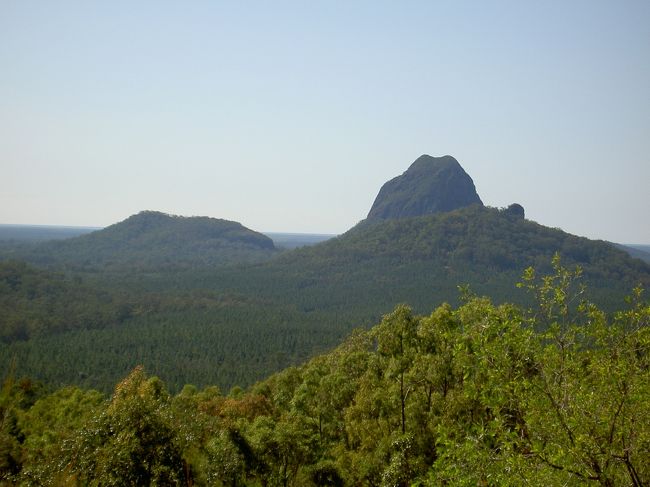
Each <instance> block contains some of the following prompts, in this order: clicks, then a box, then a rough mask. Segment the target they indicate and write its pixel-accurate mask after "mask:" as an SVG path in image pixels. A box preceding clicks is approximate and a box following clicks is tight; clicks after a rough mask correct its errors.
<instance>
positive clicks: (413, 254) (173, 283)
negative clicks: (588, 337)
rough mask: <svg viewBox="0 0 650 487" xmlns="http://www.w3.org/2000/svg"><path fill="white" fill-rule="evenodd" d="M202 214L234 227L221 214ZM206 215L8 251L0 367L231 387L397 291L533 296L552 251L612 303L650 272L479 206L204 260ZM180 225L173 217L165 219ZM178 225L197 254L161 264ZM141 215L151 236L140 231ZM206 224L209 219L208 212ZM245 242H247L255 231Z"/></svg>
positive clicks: (313, 347) (365, 320) (133, 221)
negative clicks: (137, 374) (536, 274)
mask: <svg viewBox="0 0 650 487" xmlns="http://www.w3.org/2000/svg"><path fill="white" fill-rule="evenodd" d="M188 220H189V221H188ZM206 220H207V223H208V224H210V225H212V224H215V225H216V228H217V229H218V230H219V231H221V230H222V225H221V224H220V223H219V222H220V220H216V222H217V223H215V222H212V221H210V220H211V219H206ZM201 223H203V224H205V223H206V221H203V220H199V221H196V220H191V219H178V218H176V219H175V218H169V217H166V216H165V215H161V214H157V213H153V214H151V213H150V212H145V213H141V214H140V215H136V216H134V217H131V218H129V219H127V220H126V221H125V222H122V223H120V224H116V225H113V226H112V227H108V229H106V230H103V231H102V232H104V233H101V232H97V234H89V235H85V236H83V237H80V240H77V239H73V240H71V241H67V242H66V241H64V240H62V241H57V242H51V244H52V245H54V244H56V245H55V246H56V248H57V249H60V250H61V253H60V254H59V253H56V252H55V251H54V250H53V249H54V248H55V247H50V246H47V247H44V248H46V249H47V252H46V253H44V254H41V253H34V254H31V253H27V254H25V255H24V258H25V260H28V261H29V262H28V263H25V262H23V261H16V260H11V259H13V258H15V256H16V254H17V253H18V251H12V252H9V253H6V254H4V258H5V260H4V261H0V343H1V344H0V367H1V369H0V370H7V369H8V367H9V365H10V364H11V362H12V361H15V364H16V371H17V373H18V374H19V375H26V376H29V377H31V378H33V379H35V380H40V381H43V382H45V383H47V384H49V385H50V386H52V387H61V386H64V385H78V386H81V387H87V388H93V389H97V390H100V391H102V392H104V393H109V392H110V391H111V390H112V388H113V385H114V384H115V383H116V382H117V381H118V380H120V378H122V377H124V376H125V375H126V374H127V373H128V371H130V370H132V369H133V367H135V366H136V365H137V364H143V365H144V366H145V369H146V370H148V371H150V372H151V373H153V374H155V375H157V376H158V377H160V378H161V380H163V381H164V382H165V384H166V386H167V388H168V389H169V390H170V391H171V392H172V393H176V392H178V391H180V390H181V388H182V387H183V386H184V385H185V384H187V383H193V384H195V385H197V387H200V388H202V387H205V386H208V385H217V386H218V387H220V388H221V389H222V390H229V389H230V388H231V387H232V386H234V385H240V386H242V387H246V386H249V385H251V384H253V383H254V382H256V381H259V380H261V379H263V378H265V377H267V376H268V375H269V374H270V373H272V372H274V371H279V370H282V369H284V368H285V367H288V366H290V365H297V364H299V363H302V362H304V361H305V360H307V359H308V358H310V357H312V356H314V355H315V354H317V353H322V352H324V351H326V350H330V349H332V348H333V347H335V346H336V345H338V344H339V343H340V342H341V340H342V339H343V338H344V337H345V336H346V335H347V334H349V333H350V331H351V330H352V329H354V328H356V327H365V328H367V327H369V326H371V325H372V324H373V323H375V322H377V321H378V320H380V319H381V316H382V315H383V314H385V313H388V312H389V311H390V310H391V309H393V308H394V307H395V306H396V305H397V304H399V303H408V304H409V305H410V306H412V307H413V310H414V312H416V313H424V312H426V311H427V310H428V309H430V308H431V307H432V306H438V305H440V304H442V303H443V302H448V303H450V304H452V305H453V306H457V305H458V304H459V301H458V292H457V286H459V285H460V286H464V285H470V286H471V288H472V289H473V290H474V291H475V292H476V293H478V294H480V295H486V296H489V297H490V298H491V299H492V300H493V301H494V302H495V303H497V304H499V303H505V302H512V303H515V304H518V305H523V306H528V305H530V304H531V300H530V297H529V296H527V295H526V293H524V292H523V290H517V289H515V288H514V287H513V283H514V282H516V280H517V279H518V277H519V276H520V275H521V273H522V271H523V269H525V268H526V267H527V266H529V265H532V266H534V267H535V268H537V269H538V270H539V271H540V272H549V271H550V268H551V267H550V262H551V258H552V256H553V254H554V253H555V252H556V251H557V252H559V253H560V254H561V255H562V258H563V261H564V262H565V263H566V265H580V266H581V267H582V268H583V270H584V280H585V282H586V283H588V293H589V296H588V297H589V299H590V300H592V301H593V302H595V303H597V304H598V305H599V306H600V307H601V308H603V309H604V310H605V311H613V310H615V309H616V308H617V307H618V306H619V305H620V303H621V302H622V299H623V297H624V296H625V295H626V294H627V293H629V290H630V289H632V288H633V287H634V286H636V285H638V284H641V285H643V286H644V287H645V288H648V287H650V266H648V265H647V264H645V263H643V262H641V261H638V260H635V259H631V258H630V257H629V256H628V255H627V254H626V253H625V252H624V251H622V250H619V249H617V248H615V247H613V246H612V245H610V244H608V243H606V242H595V241H590V240H588V239H585V238H580V237H575V236H572V235H569V234H567V233H565V232H562V231H561V230H556V229H550V228H546V227H543V226H541V225H538V224H536V223H534V222H530V221H526V220H524V219H522V218H520V217H518V216H517V215H512V214H511V213H509V212H508V211H506V210H497V209H494V208H485V207H481V206H470V207H466V208H461V209H459V210H455V211H453V212H448V213H440V214H432V215H424V216H419V217H412V218H405V219H400V220H386V221H381V222H372V221H365V222H362V223H361V224H359V225H357V226H356V227H354V228H353V229H351V230H350V231H348V232H347V233H345V234H344V235H342V236H340V237H336V238H333V239H330V240H328V241H326V242H323V243H320V244H318V245H314V246H311V247H304V248H299V249H295V250H291V251H284V252H279V251H273V250H269V249H265V248H262V250H259V249H258V250H257V251H256V252H262V253H263V254H264V253H267V252H270V253H269V254H264V255H265V257H261V255H262V254H259V253H256V254H255V255H257V256H258V257H260V258H262V260H263V261H260V262H257V263H251V262H250V261H248V262H247V263H242V262H241V261H239V260H237V258H234V260H232V259H233V256H232V255H231V256H230V258H231V260H230V261H229V262H230V264H227V265H226V264H223V265H221V264H217V263H213V264H212V265H208V264H206V262H208V261H209V259H211V258H213V257H214V256H215V255H221V256H224V254H223V253H220V252H221V251H222V250H223V246H221V247H219V246H217V247H216V248H212V249H210V250H209V251H206V252H207V253H206V254H205V255H204V254H202V253H201V251H200V249H201V248H204V249H205V248H206V247H205V246H202V245H194V244H193V243H192V242H193V240H192V238H191V236H192V235H193V234H192V231H190V227H193V226H194V225H195V224H201ZM168 224H171V225H172V227H171V229H170V228H162V229H161V228H159V225H163V226H164V225H168ZM178 225H180V226H181V228H182V229H183V235H182V236H179V237H178V239H180V240H182V241H185V242H186V244H187V248H188V249H190V248H191V249H193V250H192V252H196V255H195V259H196V260H195V261H194V262H188V261H187V260H185V257H184V255H185V254H181V255H180V257H179V258H178V259H176V260H166V261H165V262H168V263H167V264H164V265H163V264H161V263H160V262H161V261H160V256H162V255H168V254H166V252H169V246H168V245H169V242H168V240H169V239H171V238H172V236H173V235H174V232H175V231H176V230H177V228H176V227H177V226H178ZM228 225H230V224H226V226H228ZM142 227H147V228H149V230H148V231H149V232H151V235H149V236H139V232H141V231H142ZM234 228H235V229H236V228H238V227H234ZM107 230H108V232H107ZM198 231H199V236H201V235H203V234H205V233H206V232H207V233H210V232H211V231H212V230H210V229H208V230H203V229H202V228H201V225H199V228H198ZM106 232H107V233H106ZM93 235H94V236H93ZM246 235H248V233H247V232H244V236H246ZM253 235H255V234H253ZM102 236H103V237H105V238H104V239H100V238H99V237H102ZM118 236H119V238H118ZM161 236H162V237H161ZM91 237H92V238H91ZM160 238H162V242H160V246H156V242H158V240H160ZM201 238H202V237H201ZM235 238H236V239H238V238H239V234H238V233H236V234H235ZM255 238H257V237H255ZM120 239H126V240H129V239H130V240H132V241H135V242H143V241H145V242H149V243H150V244H151V246H152V247H151V250H150V251H149V253H150V259H149V260H147V259H142V260H139V261H138V256H140V255H141V254H142V253H143V252H145V250H144V249H145V247H138V245H139V244H134V245H135V247H132V246H129V245H125V244H124V245H122V246H121V247H120V246H118V247H117V248H112V247H111V242H114V241H119V240H120ZM97 241H100V243H101V245H99V244H98V246H97V247H96V246H93V245H91V244H93V243H96V242H97ZM262 242H266V240H263V239H262ZM48 245H49V244H48ZM66 245H69V247H66ZM264 245H267V244H263V246H264ZM29 249H30V250H29V252H36V251H35V250H34V248H33V247H29ZM240 249H241V250H242V251H244V252H248V251H250V247H249V244H248V243H245V244H243V246H241V247H240ZM118 251H119V252H118ZM188 251H189V250H188ZM42 252H45V251H44V250H43V251H42ZM93 252H97V253H98V257H97V259H96V260H92V255H93ZM2 255H3V254H2V253H1V252H0V256H2ZM30 255H32V257H33V258H30V257H29V256H30ZM108 255H113V256H114V257H113V258H112V260H111V261H110V262H112V263H110V262H108V261H107V260H106V258H107V257H106V256H108ZM187 255H193V254H187ZM75 256H76V257H77V260H74V258H75ZM66 259H73V260H66ZM165 259H168V257H165ZM135 261H138V262H139V263H138V265H133V266H128V265H125V264H124V263H126V262H135ZM56 262H66V264H61V263H59V264H56Z"/></svg>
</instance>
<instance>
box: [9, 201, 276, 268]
mask: <svg viewBox="0 0 650 487" xmlns="http://www.w3.org/2000/svg"><path fill="white" fill-rule="evenodd" d="M275 251H276V249H275V246H274V245H273V241H272V240H271V239H270V238H268V237H267V236H265V235H262V234H261V233H258V232H254V231H252V230H250V229H248V228H246V227H244V226H243V225H241V224H240V223H237V222H233V221H228V220H221V219H216V218H209V217H182V216H176V215H168V214H166V213H161V212H157V211H143V212H140V213H138V214H137V215H133V216H131V217H129V218H127V219H126V220H124V221H122V222H119V223H116V224H114V225H111V226H109V227H106V228H104V229H102V230H98V231H95V232H92V233H89V234H86V235H82V236H79V237H75V238H71V239H66V240H60V241H50V242H44V243H42V244H40V245H37V246H33V247H31V248H28V249H27V250H22V251H21V250H18V251H17V255H16V256H15V257H19V258H24V259H26V260H28V261H30V262H33V263H36V264H40V265H43V264H65V265H68V266H71V267H74V268H101V267H113V268H115V267H117V268H129V269H134V268H136V269H137V268H155V269H157V270H159V269H161V268H174V267H179V266H181V267H201V266H206V265H207V266H214V265H223V264H231V263H243V262H246V263H251V262H259V261H261V260H264V259H266V258H268V257H270V256H271V255H273V254H274V253H275Z"/></svg>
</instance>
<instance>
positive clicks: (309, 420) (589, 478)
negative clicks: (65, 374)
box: [0, 259, 650, 486]
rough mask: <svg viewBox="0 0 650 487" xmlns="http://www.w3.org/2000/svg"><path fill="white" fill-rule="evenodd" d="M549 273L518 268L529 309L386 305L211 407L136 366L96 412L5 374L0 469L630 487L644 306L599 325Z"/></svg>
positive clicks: (278, 481) (643, 477) (80, 476)
mask: <svg viewBox="0 0 650 487" xmlns="http://www.w3.org/2000/svg"><path fill="white" fill-rule="evenodd" d="M554 269H555V270H554V273H553V274H552V275H551V276H542V277H541V279H539V280H536V279H535V278H534V273H533V272H532V271H527V272H526V275H525V277H524V283H526V284H525V285H526V286H528V288H529V289H530V290H531V291H532V292H533V293H534V294H535V295H536V296H537V297H539V303H538V305H539V307H538V308H532V309H530V310H528V309H522V308H520V307H518V306H515V305H512V304H501V305H495V304H493V303H492V302H491V301H490V300H489V299H488V298H482V297H477V296H471V295H470V294H467V295H466V298H465V302H464V304H463V305H461V306H460V307H458V308H453V307H452V306H450V305H448V304H443V305H441V306H439V307H438V308H436V309H435V310H434V311H433V312H432V313H430V314H429V315H425V316H421V315H417V314H415V313H414V312H413V311H412V309H410V308H409V307H407V306H403V305H401V306H398V307H396V308H395V309H394V310H393V311H392V312H390V313H388V314H386V315H385V316H384V318H383V319H382V320H381V322H380V323H379V324H378V325H377V326H375V327H374V328H372V329H370V330H368V331H357V332H355V333H353V334H352V335H351V336H350V337H349V338H348V339H346V340H345V341H344V342H343V343H342V344H341V345H340V346H339V347H337V348H336V349H335V350H333V351H332V352H330V353H328V354H325V355H322V356H319V357H316V358H314V359H312V360H310V361H309V362H308V363H305V364H304V365H301V366H298V367H289V368H287V369H285V370H284V371H282V372H280V373H278V374H275V375H273V376H271V377H270V378H268V379H267V380H265V381H263V382H260V383H258V384H256V385H255V386H254V387H252V388H250V389H249V390H243V389H241V388H234V389H232V390H231V392H230V393H229V394H228V395H227V396H224V395H222V394H221V393H220V391H219V389H218V388H216V387H208V388H205V389H198V388H197V387H195V386H191V385H188V386H185V387H184V388H183V389H182V390H181V391H180V392H179V393H178V394H177V395H176V396H170V395H169V394H168V393H167V391H166V389H165V387H164V385H163V383H162V382H161V381H160V380H159V379H157V378H155V377H148V376H146V374H145V373H144V371H143V369H142V368H140V367H138V368H136V369H134V370H133V371H132V372H131V373H130V374H129V375H128V376H127V377H126V379H124V380H122V381H121V382H120V383H119V384H118V385H117V387H116V388H115V391H114V393H113V395H112V397H111V399H110V401H104V400H103V399H102V398H101V396H100V395H99V394H98V393H96V392H93V391H83V390H80V389H77V388H65V389H61V390H58V391H56V392H54V393H53V394H50V395H44V394H43V393H42V391H40V389H39V388H38V386H36V385H34V384H33V383H31V382H29V381H24V380H23V381H15V380H14V379H13V375H12V374H9V375H8V378H7V380H6V381H5V387H4V388H3V390H2V395H1V396H0V399H1V401H0V410H1V411H2V413H3V414H2V424H1V425H0V426H1V427H2V428H1V430H0V447H2V448H1V449H0V454H2V456H1V457H0V459H1V460H2V463H0V472H1V473H2V475H3V479H4V480H5V481H11V482H15V483H18V484H23V485H44V484H48V483H49V484H56V485H125V484H127V485H187V484H191V485H199V486H203V485H224V486H233V485H242V486H243V485H250V486H262V485H264V486H316V485H337V486H343V485H376V486H413V485H418V486H424V485H467V486H469V485H513V486H514V485H581V484H590V483H592V484H600V485H603V486H616V485H634V486H642V485H647V484H648V482H650V468H649V467H648V462H647V458H649V457H650V413H649V412H648V408H647V405H648V403H650V305H649V304H648V303H647V302H646V301H644V299H643V291H642V289H641V288H640V287H637V288H635V289H634V291H633V294H632V296H631V297H630V298H629V299H628V302H629V304H628V307H627V308H626V309H623V310H620V311H618V312H616V313H615V314H613V315H612V316H608V315H607V314H605V313H604V312H602V311H601V310H600V309H599V308H597V307H596V306H595V305H593V304H591V303H588V302H582V303H580V304H577V305H576V306H575V308H574V307H572V306H570V301H571V299H570V296H573V295H575V293H573V292H571V289H575V290H576V291H577V292H578V294H577V295H578V296H582V294H581V287H580V286H578V287H575V288H574V287H573V286H574V284H575V280H576V278H577V277H579V273H576V272H573V271H569V270H568V269H566V268H565V267H564V266H562V264H561V262H560V261H559V259H555V261H554ZM540 310H541V311H540ZM539 320H543V321H550V326H549V327H547V328H543V327H540V326H538V321H539Z"/></svg>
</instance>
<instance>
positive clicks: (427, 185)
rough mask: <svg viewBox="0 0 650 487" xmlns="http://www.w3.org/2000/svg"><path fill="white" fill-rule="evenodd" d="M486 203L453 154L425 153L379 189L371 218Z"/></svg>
mask: <svg viewBox="0 0 650 487" xmlns="http://www.w3.org/2000/svg"><path fill="white" fill-rule="evenodd" d="M473 204H478V205H481V206H482V205H483V202H482V201H481V198H479V196H478V194H477V193H476V188H475V187H474V182H473V181H472V178H471V177H469V175H468V174H467V173H466V172H465V171H464V170H463V168H462V167H461V166H460V164H459V163H458V161H457V160H456V159H454V158H453V157H451V156H443V157H431V156H428V155H422V156H420V157H418V158H417V159H416V160H415V162H413V164H411V166H410V167H409V168H408V169H407V170H406V172H405V173H404V174H402V175H401V176H397V177H396V178H393V179H391V180H390V181H388V182H387V183H385V184H384V185H383V186H382V187H381V189H380V190H379V194H378V195H377V198H375V202H374V203H373V205H372V208H371V209H370V212H369V213H368V219H370V220H374V219H380V220H387V219H395V218H405V217H412V216H421V215H427V214H431V213H443V212H447V211H452V210H455V209H458V208H463V207H465V206H470V205H473Z"/></svg>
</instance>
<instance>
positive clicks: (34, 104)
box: [0, 0, 650, 243]
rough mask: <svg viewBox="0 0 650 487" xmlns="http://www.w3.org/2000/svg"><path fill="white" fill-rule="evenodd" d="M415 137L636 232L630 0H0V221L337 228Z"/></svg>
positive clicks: (635, 21)
mask: <svg viewBox="0 0 650 487" xmlns="http://www.w3.org/2000/svg"><path fill="white" fill-rule="evenodd" d="M424 153H426V154H430V155H434V156H436V155H444V154H451V155H453V156H455V157H456V158H457V159H458V160H459V162H460V163H461V165H462V166H463V167H464V168H465V170H466V171H467V172H468V173H469V174H470V176H472V178H473V180H474V183H475V185H476V188H477V190H478V193H479V195H480V196H481V198H482V199H483V202H484V203H485V204H487V205H490V206H506V205H508V204H510V203H512V202H518V203H520V204H522V205H523V206H524V208H525V209H526V216H527V217H528V218H530V219H532V220H535V221H537V222H539V223H542V224H544V225H548V226H552V227H560V228H562V229H563V230H566V231H568V232H570V233H574V234H577V235H583V236H587V237H590V238H601V239H607V240H613V241H619V242H627V243H650V218H649V215H650V1H648V0H641V1H625V0H608V1H595V0H587V1H573V0H568V1H567V0H562V1H542V2H540V1H522V0H516V1H512V2H485V1H477V2H460V1H449V2H438V1H433V0H430V1H426V2H408V1H403V2H395V1H392V2H382V1H369V2H357V1H337V2H334V1H328V2H317V1H301V2H297V1H296V2H282V1H277V0H276V1H273V2H259V3H258V2H240V1H237V2H218V1H203V2H202V1H180V0H179V1H175V2H171V1H161V0H157V1H150V2H148V1H125V2H121V1H116V0H111V1H99V0H97V1H88V0H84V1H77V2H70V1H63V0H57V1H51V0H43V1H30V0H13V1H7V0H0V223H30V224H65V225H89V226H104V225H108V224H111V223H115V222H117V221H120V220H123V219H124V218H126V217H128V216H129V215H131V214H133V213H137V212H138V211H140V210H144V209H152V210H160V211H165V212H169V213H174V214H181V215H208V216H213V217H218V218H226V219H230V220H236V221H240V222H241V223H243V224H244V225H246V226H248V227H250V228H252V229H255V230H259V231H293V232H314V233H340V232H343V231H345V230H347V229H348V228H349V227H351V226H352V225H354V224H355V223H357V222H358V221H359V220H361V219H363V218H364V217H365V216H366V214H367V212H368V210H369V209H370V206H371V204H372V202H373V200H374V198H375V196H376V194H377V192H378V191H379V188H380V187H381V185H382V184H383V183H384V182H385V181H386V180H388V179H390V178H392V177H394V176H396V175H398V174H401V173H402V172H403V171H405V170H406V169H407V167H408V166H409V165H410V164H411V162H412V161H413V160H415V159H416V158H417V157H418V156H419V155H421V154H424Z"/></svg>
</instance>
